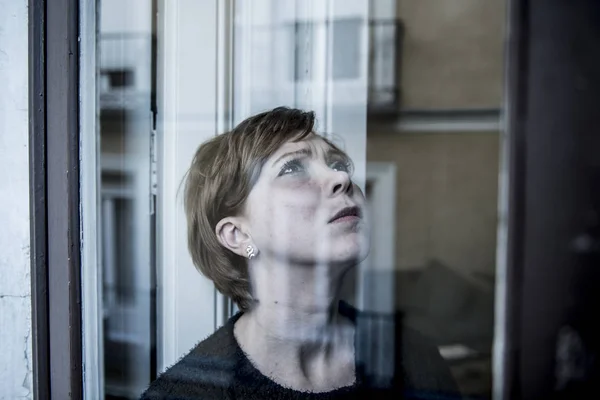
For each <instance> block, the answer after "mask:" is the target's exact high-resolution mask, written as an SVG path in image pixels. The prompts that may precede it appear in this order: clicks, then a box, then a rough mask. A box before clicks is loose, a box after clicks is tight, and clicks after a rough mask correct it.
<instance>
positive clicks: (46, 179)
mask: <svg viewBox="0 0 600 400" xmlns="http://www.w3.org/2000/svg"><path fill="white" fill-rule="evenodd" d="M28 6H29V7H28V17H29V22H28V23H29V38H28V40H29V113H30V114H29V115H30V118H29V151H30V161H29V162H30V216H31V225H30V229H31V251H30V256H31V286H32V292H31V293H32V347H33V352H32V357H33V360H32V362H33V394H34V398H37V399H43V398H56V399H81V398H83V391H82V388H83V385H82V383H83V369H82V367H83V365H82V335H81V333H82V331H81V315H82V310H81V307H80V305H81V268H80V267H81V235H80V232H81V230H80V227H81V225H80V222H81V220H80V189H81V188H80V179H79V43H78V36H79V2H78V1H77V0H56V1H53V2H52V3H51V4H50V2H46V1H45V0H38V1H36V0H29V4H28Z"/></svg>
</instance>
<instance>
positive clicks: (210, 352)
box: [141, 319, 238, 400]
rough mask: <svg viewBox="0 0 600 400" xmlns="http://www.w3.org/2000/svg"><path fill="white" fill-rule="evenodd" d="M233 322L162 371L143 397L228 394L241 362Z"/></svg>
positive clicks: (221, 396)
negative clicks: (238, 364)
mask: <svg viewBox="0 0 600 400" xmlns="http://www.w3.org/2000/svg"><path fill="white" fill-rule="evenodd" d="M234 322H235V321H234V319H231V320H230V321H228V322H227V324H225V325H224V326H222V327H221V328H219V329H218V330H217V331H216V332H214V333H213V334H212V335H210V336H209V337H208V338H206V339H204V340H203V341H201V342H200V343H198V344H197V345H196V346H194V348H192V350H190V351H189V352H188V353H187V354H186V355H184V356H183V357H182V358H181V359H180V360H179V361H177V362H176V363H175V364H174V365H172V366H171V367H169V368H168V369H167V370H166V371H165V372H163V373H162V374H160V375H159V377H158V378H157V379H156V380H155V381H154V382H152V383H151V384H150V386H149V387H148V389H147V390H146V391H145V392H144V394H143V395H142V396H141V399H142V400H158V399H197V398H203V399H212V398H215V399H217V398H218V399H225V398H227V397H228V395H227V393H228V391H229V390H230V388H231V385H232V384H233V381H234V378H235V370H236V364H237V362H238V346H237V342H236V340H235V337H234V335H233V324H234Z"/></svg>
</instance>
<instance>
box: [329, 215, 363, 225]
mask: <svg viewBox="0 0 600 400" xmlns="http://www.w3.org/2000/svg"><path fill="white" fill-rule="evenodd" d="M359 219H360V217H359V216H357V215H346V216H345V217H339V218H336V219H334V220H333V221H331V223H332V224H337V223H340V222H354V221H358V220H359Z"/></svg>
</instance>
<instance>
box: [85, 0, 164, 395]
mask: <svg viewBox="0 0 600 400" xmlns="http://www.w3.org/2000/svg"><path fill="white" fill-rule="evenodd" d="M97 7H98V14H99V16H98V22H97V24H98V25H97V26H98V30H97V51H98V53H97V54H98V57H97V69H98V75H97V87H98V103H97V104H98V122H97V124H98V135H99V138H98V143H99V145H100V146H99V168H100V184H99V189H98V191H99V195H100V198H101V203H100V210H99V217H100V226H99V234H100V248H101V254H100V259H101V263H100V266H101V271H100V274H99V276H100V277H101V279H102V285H101V288H102V293H101V298H102V316H101V317H102V325H101V326H102V327H103V330H102V332H101V335H102V341H103V349H104V352H103V354H102V355H101V356H102V358H103V365H104V370H103V373H102V375H103V377H104V382H102V383H101V384H102V386H103V390H104V395H105V398H106V399H137V398H138V397H139V395H140V394H141V393H142V391H143V390H144V389H145V388H146V387H147V386H148V384H149V383H150V381H151V380H152V379H153V378H154V377H155V376H156V368H155V365H156V341H155V336H156V301H155V300H156V288H155V266H154V261H153V260H154V247H153V245H152V243H153V228H152V227H153V219H154V210H153V201H154V200H153V195H152V192H151V187H150V185H151V165H150V151H151V147H150V144H151V134H152V129H153V118H152V117H153V115H152V100H153V91H154V89H153V88H154V84H153V80H152V71H153V68H154V67H153V65H154V64H155V60H154V48H153V43H154V41H153V23H152V21H153V20H154V18H155V17H153V5H152V1H150V0H148V1H144V0H136V1H132V2H126V3H123V2H120V1H116V0H101V1H99V2H98V4H97Z"/></svg>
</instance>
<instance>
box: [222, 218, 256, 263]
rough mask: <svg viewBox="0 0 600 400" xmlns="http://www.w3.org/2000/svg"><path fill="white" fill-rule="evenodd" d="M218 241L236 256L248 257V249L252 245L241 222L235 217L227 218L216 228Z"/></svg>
mask: <svg viewBox="0 0 600 400" xmlns="http://www.w3.org/2000/svg"><path fill="white" fill-rule="evenodd" d="M215 233H216V235H217V240H218V241H219V243H221V245H222V246H223V247H225V248H227V249H229V250H231V251H233V252H234V253H235V254H237V255H239V256H242V257H246V256H247V254H246V247H247V246H248V244H249V243H250V236H249V235H248V234H247V233H245V232H244V231H243V230H242V224H241V221H240V220H239V219H237V218H234V217H226V218H223V219H222V220H220V221H219V223H218V224H217V226H216V227H215Z"/></svg>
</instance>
